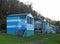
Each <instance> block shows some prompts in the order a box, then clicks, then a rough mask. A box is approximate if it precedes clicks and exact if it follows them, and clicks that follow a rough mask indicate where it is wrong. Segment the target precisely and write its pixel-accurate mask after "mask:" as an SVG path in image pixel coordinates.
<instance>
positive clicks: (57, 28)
mask: <svg viewBox="0 0 60 44" xmlns="http://www.w3.org/2000/svg"><path fill="white" fill-rule="evenodd" d="M58 32H59V26H58V25H56V33H58Z"/></svg>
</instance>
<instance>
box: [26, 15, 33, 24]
mask: <svg viewBox="0 0 60 44" xmlns="http://www.w3.org/2000/svg"><path fill="white" fill-rule="evenodd" d="M27 23H28V24H33V18H31V17H29V16H27Z"/></svg>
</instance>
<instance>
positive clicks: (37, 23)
mask: <svg viewBox="0 0 60 44" xmlns="http://www.w3.org/2000/svg"><path fill="white" fill-rule="evenodd" d="M34 19H35V21H34V29H35V32H41V30H42V29H41V28H42V21H41V18H40V16H34Z"/></svg>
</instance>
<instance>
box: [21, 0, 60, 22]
mask: <svg viewBox="0 0 60 44" xmlns="http://www.w3.org/2000/svg"><path fill="white" fill-rule="evenodd" d="M21 1H22V2H24V3H26V2H27V1H30V2H32V4H33V9H34V10H36V11H38V12H40V13H41V14H42V15H43V16H45V17H48V18H50V19H53V20H59V21H60V0H21Z"/></svg>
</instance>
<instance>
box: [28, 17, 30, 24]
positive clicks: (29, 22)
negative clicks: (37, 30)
mask: <svg viewBox="0 0 60 44" xmlns="http://www.w3.org/2000/svg"><path fill="white" fill-rule="evenodd" d="M29 20H30V18H29V16H27V23H28V24H30V21H29Z"/></svg>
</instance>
